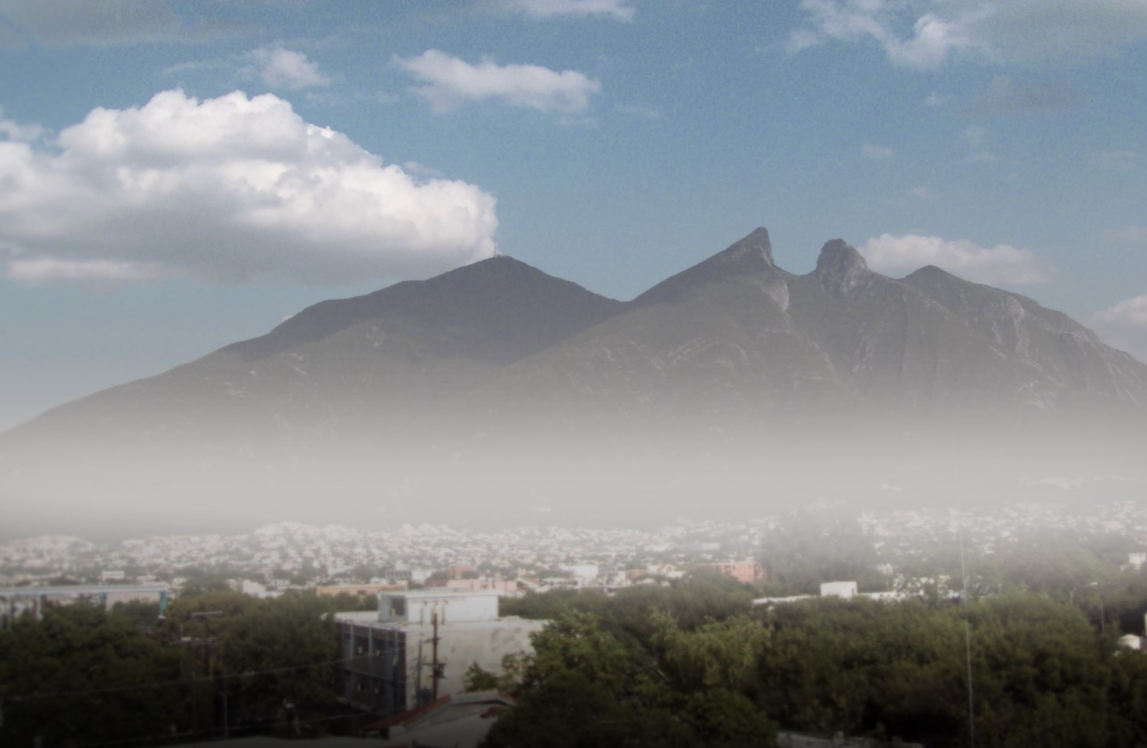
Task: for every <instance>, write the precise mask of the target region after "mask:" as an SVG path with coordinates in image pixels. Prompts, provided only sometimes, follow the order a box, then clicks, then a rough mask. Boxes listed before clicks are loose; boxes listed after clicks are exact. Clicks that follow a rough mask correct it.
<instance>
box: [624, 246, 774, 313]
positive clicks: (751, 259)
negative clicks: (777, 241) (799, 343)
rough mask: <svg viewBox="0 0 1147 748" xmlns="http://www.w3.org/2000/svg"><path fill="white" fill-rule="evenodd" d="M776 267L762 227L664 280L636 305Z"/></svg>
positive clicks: (677, 296) (769, 271) (670, 299)
mask: <svg viewBox="0 0 1147 748" xmlns="http://www.w3.org/2000/svg"><path fill="white" fill-rule="evenodd" d="M776 269H777V266H776V265H775V264H774V263H773V245H772V243H771V242H770V241H769V232H768V231H767V230H766V229H765V228H763V227H762V228H758V229H756V230H754V231H753V232H752V233H751V234H749V235H748V236H746V237H744V238H743V239H740V240H738V241H736V242H734V243H733V244H732V245H730V246H729V247H727V248H726V249H724V250H722V251H721V252H718V253H717V254H715V255H713V256H712V257H710V258H709V259H707V260H704V261H702V262H700V263H698V264H696V265H694V266H693V267H691V268H689V269H688V270H685V271H683V272H680V273H678V274H677V275H674V276H673V277H671V278H669V279H667V280H665V281H662V282H661V283H659V284H657V285H656V286H654V287H653V288H651V289H649V290H648V291H646V292H645V293H643V294H642V295H641V296H638V297H637V298H636V299H635V300H634V301H635V303H637V304H650V303H665V302H674V301H677V300H680V299H681V298H683V297H684V296H685V295H688V294H689V293H690V292H692V291H694V290H695V289H697V288H700V287H702V286H704V285H706V284H709V283H713V282H720V281H724V280H727V279H729V278H734V277H740V276H746V275H754V274H766V275H769V274H772V273H773V272H774V271H776Z"/></svg>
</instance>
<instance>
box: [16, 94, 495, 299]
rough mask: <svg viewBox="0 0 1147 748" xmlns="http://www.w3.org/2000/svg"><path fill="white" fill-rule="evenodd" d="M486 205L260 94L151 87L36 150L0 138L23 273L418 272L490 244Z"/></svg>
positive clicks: (308, 277)
mask: <svg viewBox="0 0 1147 748" xmlns="http://www.w3.org/2000/svg"><path fill="white" fill-rule="evenodd" d="M494 207H495V200H494V198H493V197H492V196H491V195H489V194H487V193H486V192H484V191H482V190H481V189H479V188H478V187H476V186H474V185H471V184H467V183H465V182H461V181H455V180H446V179H424V180H421V179H416V178H415V177H413V176H412V175H410V174H409V173H407V172H406V171H404V170H403V169H402V168H401V167H399V166H397V165H395V164H384V163H383V161H382V159H381V158H379V157H378V156H376V155H374V154H372V153H369V152H367V151H366V150H364V149H363V148H362V147H360V146H359V145H357V144H355V143H354V142H353V141H351V140H350V139H349V138H348V137H346V136H345V135H343V134H342V133H339V132H336V131H334V130H331V129H329V128H325V127H318V126H316V125H313V124H310V123H308V122H305V121H304V120H303V119H302V118H301V117H300V116H299V115H298V114H297V113H295V111H294V110H293V109H292V107H291V105H290V104H289V103H288V102H287V101H285V100H283V99H280V98H278V97H276V96H274V95H272V94H264V95H262V96H256V97H253V98H249V97H248V96H247V95H246V94H244V93H242V92H239V91H236V92H234V93H231V94H227V95H225V96H221V97H219V98H215V99H206V100H203V101H200V100H197V99H194V98H191V97H189V96H187V95H185V94H184V93H183V92H182V91H179V90H172V91H164V92H162V93H159V94H157V95H156V96H155V97H153V98H152V99H151V101H149V102H148V103H147V104H146V105H144V106H142V107H138V108H134V107H133V108H128V109H122V110H120V109H102V108H100V109H94V110H93V111H91V112H90V113H89V114H88V115H87V117H86V118H85V119H84V120H83V122H80V123H79V124H77V125H74V126H72V127H69V128H67V129H65V130H63V131H62V132H61V133H60V134H59V136H58V137H57V138H55V139H54V140H53V141H52V142H50V143H47V144H45V145H43V146H37V145H36V144H33V143H28V142H17V141H14V140H0V247H3V248H4V249H5V251H4V256H5V257H7V259H8V268H7V271H6V274H7V276H8V277H10V278H12V279H14V280H20V281H25V282H47V281H52V280H82V279H95V280H137V279H142V278H149V277H156V276H160V275H173V274H182V275H192V276H198V277H207V278H212V279H217V280H226V281H246V280H251V279H256V278H267V277H269V278H287V279H292V280H297V281H302V282H314V283H338V282H345V281H351V280H362V279H363V278H373V277H377V278H385V277H396V276H408V277H409V276H424V275H428V274H431V273H434V272H439V271H442V270H446V269H448V268H451V267H456V266H459V265H462V264H465V263H468V262H472V261H475V260H478V259H482V258H485V257H489V256H492V255H493V254H495V252H496V249H495V242H494V234H495V231H496V229H497V226H498V221H497V218H496V216H495V212H494Z"/></svg>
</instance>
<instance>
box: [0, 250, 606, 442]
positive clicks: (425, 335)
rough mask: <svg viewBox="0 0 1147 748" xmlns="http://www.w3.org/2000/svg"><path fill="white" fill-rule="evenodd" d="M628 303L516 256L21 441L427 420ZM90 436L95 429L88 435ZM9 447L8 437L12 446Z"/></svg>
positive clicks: (111, 400) (190, 372)
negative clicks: (413, 416)
mask: <svg viewBox="0 0 1147 748" xmlns="http://www.w3.org/2000/svg"><path fill="white" fill-rule="evenodd" d="M621 308H623V305H622V304H621V302H617V301H614V300H612V299H607V298H605V297H603V296H599V295H597V294H594V293H591V292H589V291H587V290H585V289H584V288H582V287H580V286H577V285H575V284H573V283H570V282H569V281H564V280H560V279H558V278H554V277H552V276H549V275H546V274H545V273H543V272H541V271H539V270H536V269H534V268H532V267H530V266H529V265H526V264H525V263H522V262H519V261H517V260H514V259H511V258H509V257H504V256H498V257H494V258H490V259H487V260H483V261H481V262H478V263H475V264H473V265H469V266H466V267H462V268H459V269H457V270H453V271H450V272H448V273H445V274H443V275H440V276H437V277H435V278H432V279H430V280H426V281H406V282H402V283H398V284H396V285H394V286H391V287H389V288H386V289H383V290H381V291H377V292H375V293H372V294H368V295H365V296H359V297H355V298H350V299H339V300H332V301H324V302H321V303H318V304H315V305H314V306H311V307H308V308H307V309H304V310H303V311H301V312H299V313H298V314H296V315H294V316H293V317H291V318H289V319H287V320H286V321H284V322H283V323H282V324H280V325H279V326H278V327H276V328H275V329H274V330H272V331H271V332H269V333H267V334H266V335H263V336H261V337H258V338H254V339H252V340H245V341H241V342H238V343H234V344H231V345H228V346H226V347H224V348H222V349H220V350H218V351H216V352H214V353H212V354H210V355H208V356H205V357H203V358H201V359H199V360H197V361H193V362H191V363H189V364H185V365H183V366H179V367H177V368H175V369H172V370H171V371H168V372H166V373H164V374H160V375H158V376H155V377H151V378H148V379H144V380H140V381H137V382H132V383H130V384H126V385H122V386H120V387H114V388H112V389H109V390H105V391H103V392H100V393H97V394H95V395H92V396H90V397H87V398H84V399H82V400H79V401H76V402H74V403H70V404H68V405H65V406H62V407H60V408H57V409H54V410H52V411H49V412H48V413H46V414H45V415H43V416H41V417H40V418H38V419H36V420H34V421H32V422H31V423H29V424H27V425H25V426H23V427H21V428H19V429H17V430H16V431H17V432H18V433H19V434H20V437H21V438H22V439H39V438H43V439H47V440H50V441H52V442H58V441H59V440H60V439H61V431H64V432H67V434H68V435H69V436H68V437H67V439H68V440H73V439H74V435H75V434H91V433H95V432H98V433H99V434H100V435H101V436H100V440H101V441H103V440H106V439H107V438H109V437H111V438H113V439H125V440H128V441H132V440H137V439H140V440H145V441H151V440H154V439H155V438H157V437H160V436H162V437H164V438H175V439H179V440H186V439H192V440H194V439H200V438H212V439H216V440H217V439H218V438H219V436H220V434H219V432H220V429H221V427H223V426H225V427H226V429H227V431H229V432H230V433H231V434H232V435H234V434H235V433H236V430H238V433H240V434H243V435H245V436H247V437H249V438H258V439H265V438H266V437H267V435H268V433H275V432H278V433H280V434H291V435H295V436H301V437H322V436H324V435H325V436H331V435H337V433H338V432H339V430H340V429H354V428H355V427H357V426H358V425H360V424H361V423H363V422H365V421H368V420H370V419H373V418H378V417H382V416H385V417H386V418H387V419H388V420H393V419H396V418H404V417H406V416H407V415H409V414H410V412H411V411H418V412H417V414H416V415H418V416H419V417H425V412H426V410H427V409H428V408H430V409H434V410H442V409H448V408H450V407H453V406H455V405H456V402H455V401H456V400H457V398H458V397H459V396H460V394H461V393H465V392H466V391H468V390H469V389H471V388H473V387H475V386H477V385H478V384H480V383H482V382H485V381H487V380H488V379H490V378H491V377H494V376H496V375H497V373H498V372H499V371H500V369H501V368H502V367H504V366H505V365H507V364H509V363H511V362H513V361H516V360H518V359H520V358H523V357H525V356H528V355H530V354H532V353H536V352H538V351H541V350H544V349H546V348H548V347H551V346H554V345H556V344H559V343H560V342H561V341H562V340H564V339H565V338H568V337H569V336H571V335H573V334H576V333H577V332H580V331H581V330H584V329H586V328H588V327H592V326H593V325H596V324H598V323H600V322H602V321H604V320H606V319H608V318H609V317H610V316H612V315H614V314H616V313H617V312H618V311H619V310H620V309H621ZM84 438H88V436H84ZM2 443H3V442H0V444H2Z"/></svg>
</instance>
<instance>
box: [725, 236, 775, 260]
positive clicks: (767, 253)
mask: <svg viewBox="0 0 1147 748" xmlns="http://www.w3.org/2000/svg"><path fill="white" fill-rule="evenodd" d="M722 254H726V255H728V256H729V257H730V258H732V257H751V258H758V257H759V258H760V259H762V260H764V261H765V264H766V265H768V266H769V267H776V264H775V263H774V262H773V244H772V242H770V241H769V232H768V229H766V228H765V227H764V226H761V227H759V228H757V229H755V230H754V231H753V232H752V233H751V234H749V235H748V236H746V237H745V238H744V239H742V240H740V241H739V242H737V243H736V244H734V245H733V246H731V247H729V248H728V249H727V250H725V252H723V253H722Z"/></svg>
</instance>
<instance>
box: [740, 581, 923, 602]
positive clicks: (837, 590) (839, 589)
mask: <svg viewBox="0 0 1147 748" xmlns="http://www.w3.org/2000/svg"><path fill="white" fill-rule="evenodd" d="M820 597H822V598H825V597H839V598H840V599H841V600H852V599H853V598H861V597H862V598H866V599H868V600H882V601H896V600H903V599H905V597H906V595H904V594H902V593H900V592H895V591H889V592H860V591H858V589H857V586H856V582H824V583H823V584H821V586H820ZM815 599H817V597H816V596H815V595H793V596H792V597H761V598H758V599H756V600H753V605H754V606H756V607H758V608H760V607H768V606H771V605H784V604H786V603H799V602H801V601H802V600H815Z"/></svg>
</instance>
